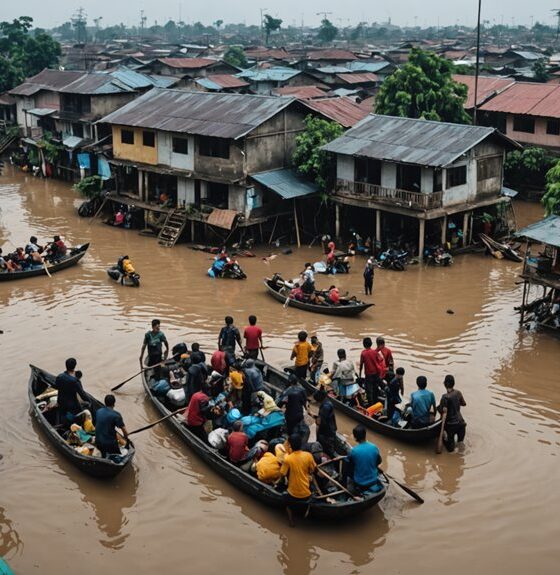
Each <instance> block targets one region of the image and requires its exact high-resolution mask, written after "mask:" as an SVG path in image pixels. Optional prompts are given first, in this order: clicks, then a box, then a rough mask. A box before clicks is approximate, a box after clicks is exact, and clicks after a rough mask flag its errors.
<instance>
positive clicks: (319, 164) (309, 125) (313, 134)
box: [292, 116, 344, 191]
mask: <svg viewBox="0 0 560 575" xmlns="http://www.w3.org/2000/svg"><path fill="white" fill-rule="evenodd" d="M343 131H344V130H343V128H342V126H341V125H340V124H337V123H336V122H330V121H329V120H323V119H322V118H316V117H314V116H307V117H306V118H305V130H304V131H303V132H302V133H301V134H299V135H298V136H296V149H295V151H294V154H293V156H292V161H293V163H294V166H295V167H296V169H297V171H298V172H299V173H300V174H301V175H303V176H305V177H306V178H307V179H309V180H311V181H313V182H315V184H316V185H317V187H318V188H319V189H320V190H322V191H326V190H327V189H328V187H329V183H330V180H331V178H332V176H333V171H332V170H333V163H332V162H330V161H329V157H328V153H327V152H324V151H323V150H321V146H324V145H325V144H328V143H329V142H332V140H334V139H335V138H338V137H339V136H341V135H342V133H343Z"/></svg>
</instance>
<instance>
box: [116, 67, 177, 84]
mask: <svg viewBox="0 0 560 575" xmlns="http://www.w3.org/2000/svg"><path fill="white" fill-rule="evenodd" d="M107 74H108V75H109V76H112V77H113V78H115V79H116V80H118V81H119V82H121V83H122V84H124V85H125V86H128V87H129V88H132V89H139V88H151V87H153V86H156V87H157V88H168V87H169V86H172V85H173V84H175V83H176V82H177V81H178V79H177V78H171V77H169V76H157V75H149V74H142V73H141V72H136V71H135V70H131V69H130V68H127V67H126V66H119V67H118V68H117V69H116V70H111V71H110V72H107Z"/></svg>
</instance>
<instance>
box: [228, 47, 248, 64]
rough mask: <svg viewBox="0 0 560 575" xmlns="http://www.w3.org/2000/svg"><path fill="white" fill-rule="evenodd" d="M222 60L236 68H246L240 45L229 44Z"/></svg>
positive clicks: (245, 59)
mask: <svg viewBox="0 0 560 575" xmlns="http://www.w3.org/2000/svg"><path fill="white" fill-rule="evenodd" d="M224 62H227V63H228V64H230V65H231V66H235V67H236V68H247V66H248V64H247V58H246V57H245V52H243V48H241V46H230V47H229V48H228V50H227V52H226V53H225V54H224Z"/></svg>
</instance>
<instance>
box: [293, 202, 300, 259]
mask: <svg viewBox="0 0 560 575" xmlns="http://www.w3.org/2000/svg"><path fill="white" fill-rule="evenodd" d="M294 224H295V226H296V238H297V247H298V248H301V240H300V237H299V224H298V217H297V210H296V201H295V200H294Z"/></svg>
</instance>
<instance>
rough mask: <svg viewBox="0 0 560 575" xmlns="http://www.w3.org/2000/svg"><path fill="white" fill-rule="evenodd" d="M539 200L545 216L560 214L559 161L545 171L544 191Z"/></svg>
mask: <svg viewBox="0 0 560 575" xmlns="http://www.w3.org/2000/svg"><path fill="white" fill-rule="evenodd" d="M541 202H542V204H543V206H544V215H545V216H551V215H553V214H554V215H557V216H560V161H558V162H556V164H555V165H554V166H552V168H550V170H548V172H547V173H546V193H545V194H544V196H543V197H542V200H541Z"/></svg>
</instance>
